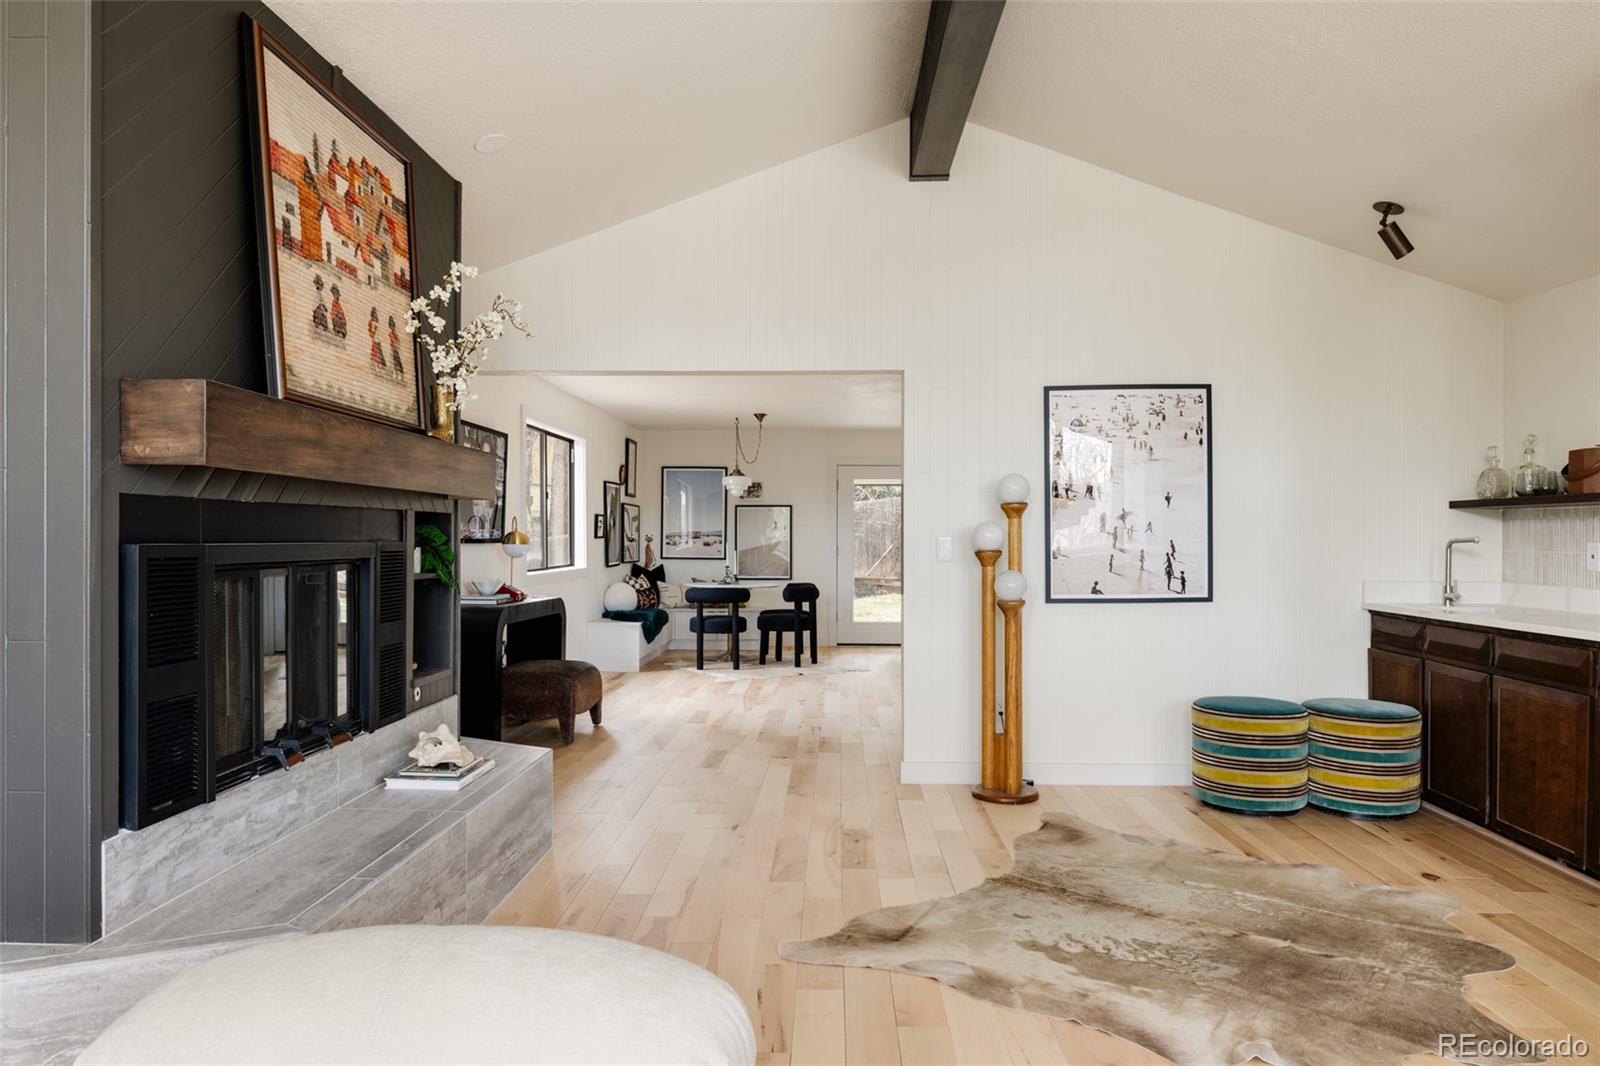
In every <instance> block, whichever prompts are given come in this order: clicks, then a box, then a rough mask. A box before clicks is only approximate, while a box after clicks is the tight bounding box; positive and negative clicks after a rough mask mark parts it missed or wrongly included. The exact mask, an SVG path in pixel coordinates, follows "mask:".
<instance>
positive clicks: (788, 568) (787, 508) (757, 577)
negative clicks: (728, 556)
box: [733, 503, 794, 581]
mask: <svg viewBox="0 0 1600 1066" xmlns="http://www.w3.org/2000/svg"><path fill="white" fill-rule="evenodd" d="M745 511H783V512H785V515H786V528H787V531H788V540H787V542H786V544H785V551H784V553H783V561H784V567H783V573H781V574H780V573H778V572H777V567H754V568H747V567H746V559H745V556H744V551H745V545H744V544H743V543H742V541H743V538H742V537H741V536H740V526H739V519H740V517H741V516H742V514H743V512H745ZM733 537H734V545H733V558H734V572H735V576H736V577H738V578H739V579H740V580H744V579H746V578H748V579H749V580H751V581H761V580H766V581H789V580H791V579H792V578H793V577H794V507H793V506H792V505H790V504H787V503H740V504H735V505H734V508H733ZM763 570H766V571H770V572H767V573H762V572H761V571H763Z"/></svg>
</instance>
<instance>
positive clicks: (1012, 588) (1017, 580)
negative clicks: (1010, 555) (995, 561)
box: [994, 570, 1028, 603]
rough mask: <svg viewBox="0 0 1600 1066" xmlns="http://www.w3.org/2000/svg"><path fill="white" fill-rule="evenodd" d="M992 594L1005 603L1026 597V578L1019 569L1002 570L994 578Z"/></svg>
mask: <svg viewBox="0 0 1600 1066" xmlns="http://www.w3.org/2000/svg"><path fill="white" fill-rule="evenodd" d="M994 595H995V599H997V600H1004V601H1005V602H1007V603H1011V602H1013V601H1016V600H1023V599H1027V596H1028V579H1027V578H1025V577H1023V576H1022V571H1020V570H1002V571H1001V572H1000V573H999V575H998V576H996V577H995V579H994Z"/></svg>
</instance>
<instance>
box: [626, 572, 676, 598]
mask: <svg viewBox="0 0 1600 1066" xmlns="http://www.w3.org/2000/svg"><path fill="white" fill-rule="evenodd" d="M629 574H630V576H632V577H642V578H644V579H645V580H646V581H648V582H649V583H650V591H652V592H654V593H655V594H656V599H657V600H659V599H661V586H662V585H663V584H665V583H666V580H667V568H666V566H665V565H664V564H661V563H657V564H656V565H655V566H652V567H651V568H650V569H648V570H646V569H645V568H644V567H642V566H640V565H639V564H638V563H634V564H633V569H632V570H631V571H629Z"/></svg>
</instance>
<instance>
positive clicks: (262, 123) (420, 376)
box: [240, 14, 429, 432]
mask: <svg viewBox="0 0 1600 1066" xmlns="http://www.w3.org/2000/svg"><path fill="white" fill-rule="evenodd" d="M240 20H241V26H242V27H243V33H242V34H241V37H242V38H243V41H244V60H245V64H244V66H245V71H244V72H245V77H244V91H245V118H246V123H247V125H248V134H249V136H248V140H249V143H250V169H251V175H252V178H251V184H252V186H253V193H254V209H255V219H254V221H255V234H256V250H257V255H256V261H257V265H258V268H259V271H260V280H261V330H262V339H263V341H264V343H263V345H262V347H263V349H264V351H265V353H266V364H267V366H266V370H267V394H268V395H269V396H272V397H273V398H274V399H280V400H292V401H293V402H295V403H300V404H305V405H307V406H311V407H320V408H323V409H324V410H329V411H337V412H340V413H342V414H349V415H355V416H357V417H359V418H365V419H369V420H371V421H374V422H381V423H383V424H385V425H391V426H400V427H402V428H404V429H410V430H416V431H418V432H421V431H423V430H424V429H426V428H427V425H428V413H429V411H428V408H429V404H428V394H427V393H428V390H427V388H426V382H425V379H424V360H423V358H422V347H421V345H419V344H417V343H416V342H415V341H414V340H412V338H411V337H410V336H409V335H406V336H405V341H406V342H407V343H410V345H411V356H410V369H411V372H412V376H413V378H414V379H415V382H416V389H417V416H416V418H415V419H414V420H407V419H399V418H394V417H391V416H389V415H386V414H383V413H382V412H380V411H374V410H370V409H366V408H362V407H360V406H357V405H353V404H341V403H337V402H335V401H333V400H330V399H328V398H326V397H322V396H317V395H314V394H310V393H305V392H300V391H297V390H295V389H294V388H292V387H291V385H290V381H289V370H288V362H289V358H288V356H287V354H286V352H285V350H284V339H285V335H284V328H283V290H282V286H281V283H280V281H281V279H280V273H281V269H280V265H279V262H278V254H279V247H278V241H277V240H276V239H275V236H274V225H273V220H274V218H276V217H277V214H278V212H276V211H275V209H274V204H273V183H272V152H271V148H270V146H269V144H268V141H269V139H270V138H271V130H270V129H269V123H268V119H267V64H266V60H265V55H266V53H267V52H269V51H270V52H271V53H272V54H273V56H275V57H276V58H277V59H279V60H281V61H282V62H283V63H284V65H285V66H287V67H288V68H289V69H290V70H291V71H292V72H294V73H295V74H296V75H298V76H299V77H300V78H302V79H303V80H304V81H305V82H306V83H307V84H308V85H310V86H311V87H312V88H313V89H315V90H316V91H317V93H318V94H319V95H320V96H321V97H322V98H323V99H324V100H326V101H327V102H328V104H329V105H330V106H331V107H332V108H333V109H334V110H335V111H337V112H339V114H340V115H342V117H343V118H344V119H346V120H348V121H349V122H350V123H351V124H352V125H353V126H354V127H355V128H356V129H357V130H359V131H360V133H361V134H362V135H363V136H366V137H369V138H371V139H372V140H373V141H374V142H375V143H376V144H377V145H378V146H379V147H380V148H382V149H383V150H384V151H386V152H388V153H389V154H390V155H392V156H393V157H394V158H395V160H397V161H398V162H399V164H400V167H401V170H402V171H403V172H404V174H405V188H406V196H405V204H406V211H405V213H406V236H407V239H406V258H405V263H406V267H407V271H408V275H409V279H410V289H411V293H410V298H408V300H407V303H409V302H410V299H414V298H415V297H416V295H417V292H418V281H417V224H416V210H415V202H416V189H417V185H416V175H415V173H414V171H413V168H412V165H411V160H410V159H409V158H408V157H407V156H406V155H405V154H404V153H403V152H401V151H400V150H399V149H398V148H396V147H395V146H394V144H393V143H392V142H390V140H389V139H388V138H387V137H385V136H384V135H383V134H382V133H379V132H378V130H377V129H375V128H374V127H373V125H372V123H370V122H368V121H367V119H366V118H365V117H363V116H362V115H361V114H360V112H358V111H357V110H356V109H355V108H354V107H353V106H351V104H350V103H349V102H348V101H346V100H345V99H344V98H343V97H341V96H340V95H339V94H338V93H337V92H335V91H334V90H333V87H332V86H330V85H329V84H328V83H327V82H325V81H323V80H322V79H321V78H320V77H318V76H317V75H316V73H315V72H313V71H312V70H311V68H310V67H308V66H306V65H305V63H303V62H301V61H300V59H299V58H298V57H297V56H296V55H295V54H294V53H293V52H292V51H290V49H289V48H288V46H286V45H285V44H284V43H283V42H281V41H279V40H278V39H277V38H276V37H274V36H273V35H272V34H271V33H270V32H268V30H267V29H266V28H265V27H264V26H262V25H261V23H259V22H257V21H256V20H255V19H253V18H251V17H250V16H249V15H247V14H241V15H240ZM330 276H331V275H330ZM335 315H336V316H337V307H335ZM360 328H361V327H360V323H359V322H357V323H355V325H354V326H353V328H352V332H353V331H354V330H358V329H360ZM335 329H337V317H336V318H335ZM402 365H403V364H402Z"/></svg>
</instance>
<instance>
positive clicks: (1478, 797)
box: [1422, 662, 1493, 825]
mask: <svg viewBox="0 0 1600 1066" xmlns="http://www.w3.org/2000/svg"><path fill="white" fill-rule="evenodd" d="M1424 672H1425V692H1426V694H1425V696H1424V700H1423V704H1424V705H1423V709H1422V733H1423V737H1424V740H1423V758H1424V760H1425V766H1424V770H1423V773H1424V777H1425V784H1424V786H1423V798H1424V799H1426V800H1427V801H1428V802H1429V803H1433V804H1436V805H1438V806H1440V807H1443V808H1444V809H1445V810H1447V811H1451V812H1453V813H1455V814H1459V815H1461V816H1462V817H1463V818H1470V819H1472V820H1473V821H1474V822H1477V823H1478V824H1479V825H1484V824H1487V822H1488V820H1489V706H1490V700H1491V699H1492V696H1493V692H1492V688H1491V686H1490V681H1489V675H1488V674H1486V673H1484V672H1483V671H1481V670H1467V669H1464V668H1463V667H1459V666H1446V665H1445V664H1443V663H1434V662H1430V663H1428V664H1427V665H1426V667H1425V671H1424Z"/></svg>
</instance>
